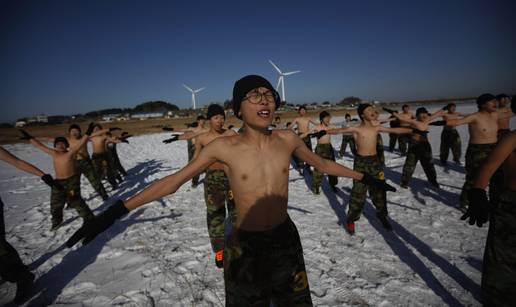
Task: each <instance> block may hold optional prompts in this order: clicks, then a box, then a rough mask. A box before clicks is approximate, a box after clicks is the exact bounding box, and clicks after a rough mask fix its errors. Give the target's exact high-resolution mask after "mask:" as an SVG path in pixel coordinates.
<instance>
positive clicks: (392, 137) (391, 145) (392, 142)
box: [389, 133, 398, 151]
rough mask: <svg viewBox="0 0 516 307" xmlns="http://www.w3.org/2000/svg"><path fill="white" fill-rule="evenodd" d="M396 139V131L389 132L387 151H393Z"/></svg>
mask: <svg viewBox="0 0 516 307" xmlns="http://www.w3.org/2000/svg"><path fill="white" fill-rule="evenodd" d="M397 141H398V135H397V134H396V133H389V151H394V148H395V147H396V142H397Z"/></svg>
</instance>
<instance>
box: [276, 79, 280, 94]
mask: <svg viewBox="0 0 516 307" xmlns="http://www.w3.org/2000/svg"><path fill="white" fill-rule="evenodd" d="M280 84H281V76H280V77H279V78H278V85H277V86H276V91H279V86H280Z"/></svg>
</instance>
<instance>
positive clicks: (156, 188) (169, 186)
mask: <svg viewBox="0 0 516 307" xmlns="http://www.w3.org/2000/svg"><path fill="white" fill-rule="evenodd" d="M221 148H222V147H221V145H220V142H218V140H215V141H213V142H212V143H210V144H209V145H208V146H206V147H204V148H203V150H202V151H201V152H200V153H199V156H198V157H197V158H196V159H193V160H192V161H190V163H188V164H187V165H186V166H185V167H183V168H182V169H181V170H180V171H178V172H177V173H174V174H172V175H168V176H166V177H164V178H162V179H159V180H157V181H156V182H154V183H153V184H151V185H150V186H149V187H147V188H146V189H144V190H143V191H141V192H140V193H138V194H136V195H135V196H133V197H131V198H130V199H128V200H127V201H123V200H118V201H117V202H116V203H115V204H113V205H111V206H110V207H109V208H108V209H106V210H105V211H104V212H102V213H101V214H99V215H98V216H96V217H95V218H94V219H93V220H92V221H90V222H87V223H85V224H84V225H83V226H82V227H81V228H80V229H79V230H77V231H76V232H75V233H74V234H73V235H72V236H71V237H70V239H68V241H67V242H66V246H67V247H72V246H73V245H75V244H76V243H77V242H79V241H80V240H82V243H83V244H88V243H89V242H90V241H91V240H93V239H94V238H95V237H96V236H97V235H98V234H100V233H101V232H103V231H105V230H106V229H108V228H109V227H110V226H111V225H113V223H114V222H115V221H116V220H117V219H119V218H121V217H122V216H124V215H125V214H127V213H129V211H131V210H134V209H136V208H138V207H140V206H142V205H144V204H147V203H149V202H152V201H155V200H157V199H160V198H162V197H164V196H166V195H168V194H172V193H174V192H175V191H177V189H178V188H179V187H180V186H181V185H183V184H184V183H185V182H187V181H188V180H190V179H191V178H193V177H194V176H195V175H197V174H198V173H200V172H201V171H202V170H204V169H205V168H206V167H208V166H209V165H210V164H212V163H213V162H215V161H217V160H218V159H217V156H218V155H219V152H220V151H221V150H223V148H222V149H221Z"/></svg>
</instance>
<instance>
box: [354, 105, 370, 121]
mask: <svg viewBox="0 0 516 307" xmlns="http://www.w3.org/2000/svg"><path fill="white" fill-rule="evenodd" d="M372 106H373V105H372V104H370V103H361V104H359V105H358V108H357V113H358V117H360V119H361V120H363V118H362V115H363V114H364V111H365V109H367V108H369V107H372Z"/></svg>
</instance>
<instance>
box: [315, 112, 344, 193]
mask: <svg viewBox="0 0 516 307" xmlns="http://www.w3.org/2000/svg"><path fill="white" fill-rule="evenodd" d="M319 121H320V122H321V123H320V124H319V125H317V126H315V127H314V128H313V130H312V132H316V133H314V134H312V135H310V136H314V137H316V138H317V145H316V146H315V153H316V154H317V155H318V156H320V157H321V158H323V159H327V160H331V161H335V153H334V149H333V146H332V145H331V135H329V134H326V130H329V129H336V128H337V126H335V125H333V124H331V123H330V121H331V115H330V113H328V112H327V111H322V112H321V113H320V114H319ZM322 131H324V132H323V133H317V132H322ZM323 175H324V173H323V172H321V171H320V170H318V169H316V168H315V169H314V172H313V178H312V193H314V194H315V195H319V193H320V191H319V189H320V187H321V182H322V179H323ZM328 182H329V184H330V187H331V189H332V191H333V192H337V183H339V181H338V178H337V177H336V176H332V175H328Z"/></svg>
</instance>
